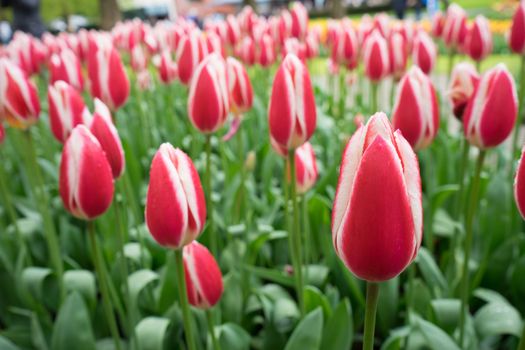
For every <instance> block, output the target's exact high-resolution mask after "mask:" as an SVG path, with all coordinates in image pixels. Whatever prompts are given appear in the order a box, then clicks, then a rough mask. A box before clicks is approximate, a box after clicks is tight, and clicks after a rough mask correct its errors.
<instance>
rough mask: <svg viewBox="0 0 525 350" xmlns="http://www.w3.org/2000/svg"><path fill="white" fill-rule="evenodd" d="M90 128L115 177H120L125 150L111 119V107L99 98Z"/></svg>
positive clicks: (122, 170)
mask: <svg viewBox="0 0 525 350" xmlns="http://www.w3.org/2000/svg"><path fill="white" fill-rule="evenodd" d="M89 129H90V130H91V132H92V133H93V135H94V136H95V137H96V138H97V140H98V141H99V142H100V146H101V147H102V149H103V150H104V152H105V153H106V157H107V158H108V161H109V165H110V166H111V171H112V174H113V178H114V179H118V178H119V177H120V176H121V175H122V174H123V173H124V167H125V158H124V150H123V148H122V143H121V142H120V137H119V135H118V131H117V128H116V127H115V125H114V124H113V120H112V119H111V113H110V111H109V108H108V107H107V106H106V105H105V104H104V102H102V101H101V100H99V99H98V98H96V99H95V112H94V113H93V119H92V120H91V123H90V124H89Z"/></svg>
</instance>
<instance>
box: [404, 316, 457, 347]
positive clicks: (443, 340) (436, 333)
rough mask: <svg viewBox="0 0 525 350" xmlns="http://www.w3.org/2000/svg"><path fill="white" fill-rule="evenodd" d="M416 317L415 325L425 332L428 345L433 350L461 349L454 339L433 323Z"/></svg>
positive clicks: (424, 335)
mask: <svg viewBox="0 0 525 350" xmlns="http://www.w3.org/2000/svg"><path fill="white" fill-rule="evenodd" d="M414 317H415V325H416V327H417V328H418V329H419V330H420V331H421V333H422V334H423V337H425V339H426V341H427V346H428V347H429V348H430V349H433V350H443V349H447V350H460V348H459V347H458V346H457V345H456V343H455V342H454V340H452V338H450V336H449V335H448V334H447V333H446V332H445V331H443V330H442V329H441V328H439V327H438V326H436V325H435V324H433V323H430V322H428V321H425V320H424V319H422V318H421V317H418V316H414Z"/></svg>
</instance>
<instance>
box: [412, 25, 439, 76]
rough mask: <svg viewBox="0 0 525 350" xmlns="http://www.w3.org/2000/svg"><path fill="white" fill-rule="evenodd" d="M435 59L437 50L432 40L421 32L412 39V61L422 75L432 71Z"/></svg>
mask: <svg viewBox="0 0 525 350" xmlns="http://www.w3.org/2000/svg"><path fill="white" fill-rule="evenodd" d="M436 59H437V48H436V44H434V41H433V40H432V38H431V37H430V36H429V35H428V34H427V33H425V32H423V31H421V32H419V33H418V34H417V36H416V38H415V39H414V49H413V51H412V61H413V62H414V64H415V65H417V66H418V67H419V68H421V70H422V71H423V73H425V74H427V75H429V74H430V73H431V72H432V70H433V69H434V65H435V64H436Z"/></svg>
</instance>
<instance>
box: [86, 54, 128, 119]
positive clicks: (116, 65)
mask: <svg viewBox="0 0 525 350" xmlns="http://www.w3.org/2000/svg"><path fill="white" fill-rule="evenodd" d="M88 75H89V80H90V82H91V85H90V86H91V95H92V96H93V97H96V98H99V99H101V100H102V101H103V102H104V103H105V104H106V105H107V106H108V107H109V108H110V109H111V110H113V111H114V110H116V109H118V108H119V107H120V106H122V105H123V104H124V103H125V102H126V100H127V99H128V96H129V80H128V76H127V74H126V70H125V69H124V65H123V64H122V60H121V58H120V55H119V53H118V51H117V50H116V49H115V48H114V47H113V46H108V45H101V46H99V47H98V48H97V49H96V51H95V52H94V53H92V54H91V59H89V61H88Z"/></svg>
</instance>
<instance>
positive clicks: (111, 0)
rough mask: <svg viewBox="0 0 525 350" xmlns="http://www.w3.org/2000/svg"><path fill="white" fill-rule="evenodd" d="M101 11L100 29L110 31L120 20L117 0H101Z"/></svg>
mask: <svg viewBox="0 0 525 350" xmlns="http://www.w3.org/2000/svg"><path fill="white" fill-rule="evenodd" d="M99 10H100V16H101V21H100V27H101V29H104V30H110V29H111V28H113V26H114V25H115V23H117V21H118V20H119V19H120V10H119V8H118V4H117V0H99Z"/></svg>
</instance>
